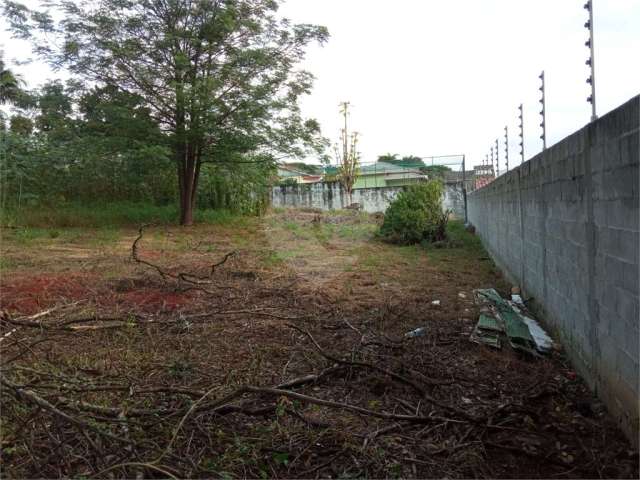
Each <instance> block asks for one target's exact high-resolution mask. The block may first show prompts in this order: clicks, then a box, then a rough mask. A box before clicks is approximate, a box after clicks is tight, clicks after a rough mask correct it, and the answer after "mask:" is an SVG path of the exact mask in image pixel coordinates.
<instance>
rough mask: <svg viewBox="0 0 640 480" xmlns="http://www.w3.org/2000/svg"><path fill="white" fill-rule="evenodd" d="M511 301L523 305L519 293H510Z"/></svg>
mask: <svg viewBox="0 0 640 480" xmlns="http://www.w3.org/2000/svg"><path fill="white" fill-rule="evenodd" d="M511 301H512V302H513V303H517V304H518V305H524V301H523V300H522V297H521V296H520V295H516V294H511Z"/></svg>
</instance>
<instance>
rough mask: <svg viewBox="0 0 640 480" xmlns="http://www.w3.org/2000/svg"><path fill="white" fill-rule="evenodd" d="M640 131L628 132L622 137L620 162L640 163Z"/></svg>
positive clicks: (624, 163)
mask: <svg viewBox="0 0 640 480" xmlns="http://www.w3.org/2000/svg"><path fill="white" fill-rule="evenodd" d="M639 157H640V131H638V130H636V131H635V132H633V133H630V134H627V135H625V136H624V137H622V138H621V139H620V164H621V165H628V164H636V165H637V164H638V163H640V158H639Z"/></svg>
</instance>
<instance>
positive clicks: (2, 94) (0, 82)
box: [0, 52, 23, 105]
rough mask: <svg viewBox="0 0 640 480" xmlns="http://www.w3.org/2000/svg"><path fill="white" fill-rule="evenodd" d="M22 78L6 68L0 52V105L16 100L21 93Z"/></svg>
mask: <svg viewBox="0 0 640 480" xmlns="http://www.w3.org/2000/svg"><path fill="white" fill-rule="evenodd" d="M21 83H23V82H22V79H21V78H20V77H19V76H18V75H16V74H15V73H13V71H11V70H9V69H8V68H6V66H5V63H4V60H3V59H2V52H0V105H3V104H6V103H13V102H15V101H17V100H18V99H19V97H20V95H21V93H22V90H21V88H20V84H21Z"/></svg>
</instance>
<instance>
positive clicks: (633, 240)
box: [616, 212, 640, 265]
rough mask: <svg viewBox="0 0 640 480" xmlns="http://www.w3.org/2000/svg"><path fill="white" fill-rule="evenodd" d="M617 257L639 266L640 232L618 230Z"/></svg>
mask: <svg viewBox="0 0 640 480" xmlns="http://www.w3.org/2000/svg"><path fill="white" fill-rule="evenodd" d="M639 213H640V212H639ZM616 236H617V242H618V252H617V255H616V256H617V257H618V258H621V259H623V260H626V261H628V262H629V263H635V264H636V265H637V264H638V256H639V255H638V249H639V248H640V232H638V231H632V230H623V229H620V230H617V234H616Z"/></svg>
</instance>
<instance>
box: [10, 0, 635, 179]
mask: <svg viewBox="0 0 640 480" xmlns="http://www.w3.org/2000/svg"><path fill="white" fill-rule="evenodd" d="M25 3H27V4H30V5H33V4H34V3H36V2H34V1H32V0H31V1H28V2H25ZM583 4H584V0H393V1H390V0H288V2H287V3H286V4H285V5H284V6H283V7H282V9H281V12H282V13H283V15H284V16H287V17H289V18H291V19H292V20H293V21H294V22H299V23H315V24H320V25H325V26H326V27H328V29H329V32H330V34H331V38H330V40H329V42H328V43H327V44H326V45H325V46H324V47H312V48H311V49H310V50H309V55H308V57H307V60H306V61H305V64H304V67H305V68H306V69H308V70H310V71H311V72H312V73H313V74H314V75H315V76H316V78H317V80H316V83H315V88H314V90H313V93H312V94H311V95H310V96H308V97H306V98H305V99H304V100H303V102H302V107H303V113H304V114H305V115H306V116H309V117H314V118H317V119H318V120H319V121H320V123H321V125H322V129H323V133H324V134H325V135H326V136H327V137H329V138H330V139H331V140H332V141H335V140H336V139H337V138H338V133H339V129H340V117H339V113H338V103H339V102H340V101H342V100H348V101H350V102H351V104H352V116H351V126H352V128H353V129H355V130H357V131H359V132H360V134H361V136H360V150H361V152H362V160H363V161H365V162H368V161H373V160H375V158H376V157H377V156H378V155H381V154H384V153H387V152H391V153H399V154H400V155H418V156H430V155H444V154H457V153H464V154H466V155H467V158H468V165H474V164H480V163H481V161H482V159H483V158H484V156H485V155H486V154H488V153H489V149H490V147H491V146H492V145H493V143H494V142H495V139H496V138H499V140H500V158H501V165H500V168H501V170H502V169H503V168H504V166H503V165H504V144H503V135H504V126H505V125H508V126H509V133H510V164H511V165H512V166H513V165H515V164H517V163H519V149H518V138H517V132H518V129H517V125H518V123H517V115H518V111H517V106H518V105H519V104H520V103H523V104H524V109H525V151H526V156H527V158H530V157H531V156H533V155H534V154H536V153H538V152H539V151H540V150H541V149H542V141H541V140H540V139H539V135H540V128H539V126H538V125H539V123H540V117H539V115H538V111H539V110H540V104H539V103H538V98H539V91H538V86H539V79H538V75H539V74H540V72H541V71H542V70H543V69H544V70H545V77H546V102H547V145H548V146H550V145H552V144H553V143H555V142H557V141H558V140H561V139H562V138H564V137H565V136H567V135H568V134H570V133H572V132H573V131H575V130H577V129H579V128H581V127H582V126H584V125H585V124H586V123H588V121H589V118H590V114H591V110H590V108H591V107H590V105H589V104H588V103H587V102H586V97H587V96H588V94H589V85H587V83H586V82H585V80H586V78H587V76H588V68H587V66H586V65H585V63H584V62H585V60H586V59H587V56H588V49H587V48H586V47H585V46H584V41H585V40H586V39H587V30H586V29H585V28H584V26H583V25H584V22H585V21H586V19H587V11H586V10H584V9H583V7H582V5H583ZM594 16H595V20H594V26H595V33H594V34H595V65H596V81H597V85H596V86H597V90H596V95H597V103H598V105H597V106H598V114H599V115H603V114H604V113H606V112H608V111H610V110H612V109H613V108H615V107H617V106H618V105H620V104H622V103H624V102H625V101H627V100H629V99H630V98H631V97H633V96H634V95H637V94H639V93H640V0H594ZM0 47H1V48H3V49H4V51H5V57H6V59H7V60H9V61H11V60H12V59H22V60H23V59H25V58H26V57H28V56H30V54H29V48H28V46H27V45H25V44H23V43H22V42H17V41H16V40H12V39H11V38H10V35H9V34H8V33H7V32H5V31H2V32H0ZM14 69H15V70H16V71H17V72H19V73H22V74H23V76H24V78H25V79H26V80H27V81H28V83H29V85H30V86H35V85H37V84H40V83H42V82H43V81H44V80H45V79H46V78H47V77H52V76H53V75H52V74H51V72H50V71H49V69H48V68H47V67H46V66H44V65H41V64H37V63H33V64H31V65H28V66H16V67H14ZM309 161H313V159H309Z"/></svg>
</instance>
